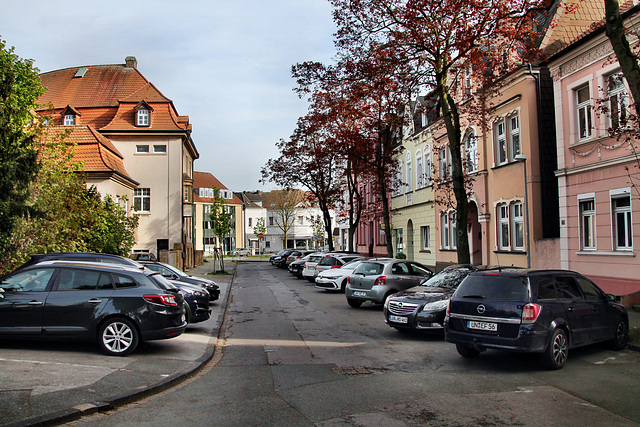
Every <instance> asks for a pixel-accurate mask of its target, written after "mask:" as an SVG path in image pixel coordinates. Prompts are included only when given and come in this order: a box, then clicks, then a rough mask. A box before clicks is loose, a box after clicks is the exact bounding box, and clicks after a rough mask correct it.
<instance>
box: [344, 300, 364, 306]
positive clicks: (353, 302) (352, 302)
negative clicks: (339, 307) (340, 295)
mask: <svg viewBox="0 0 640 427" xmlns="http://www.w3.org/2000/svg"><path fill="white" fill-rule="evenodd" d="M347 304H349V307H353V308H358V307H360V306H361V305H362V301H361V300H359V299H353V298H347Z"/></svg>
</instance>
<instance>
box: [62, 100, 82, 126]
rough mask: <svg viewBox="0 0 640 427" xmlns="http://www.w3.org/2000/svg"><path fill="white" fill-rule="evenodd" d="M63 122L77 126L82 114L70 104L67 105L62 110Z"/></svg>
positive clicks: (66, 124)
mask: <svg viewBox="0 0 640 427" xmlns="http://www.w3.org/2000/svg"><path fill="white" fill-rule="evenodd" d="M60 115H61V116H62V124H63V125H65V126H75V125H77V124H78V119H77V117H78V116H81V115H82V114H80V112H79V111H78V110H76V109H75V108H73V107H72V106H70V105H67V106H66V107H65V108H64V110H62V112H60Z"/></svg>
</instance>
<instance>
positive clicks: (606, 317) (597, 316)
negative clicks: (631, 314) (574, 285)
mask: <svg viewBox="0 0 640 427" xmlns="http://www.w3.org/2000/svg"><path fill="white" fill-rule="evenodd" d="M576 281H577V282H578V285H580V289H582V293H583V295H584V298H585V301H586V303H587V304H588V305H590V306H591V310H592V311H593V314H592V315H591V319H592V323H591V334H590V339H591V341H592V342H597V341H604V340H608V339H611V338H612V337H613V335H614V331H615V328H616V321H617V320H618V319H617V318H616V317H615V313H614V312H613V310H611V307H610V306H609V302H608V301H607V299H606V296H605V294H604V292H602V291H601V290H600V289H599V288H598V287H597V286H596V285H594V284H593V283H591V282H590V281H589V280H587V279H585V278H583V277H576Z"/></svg>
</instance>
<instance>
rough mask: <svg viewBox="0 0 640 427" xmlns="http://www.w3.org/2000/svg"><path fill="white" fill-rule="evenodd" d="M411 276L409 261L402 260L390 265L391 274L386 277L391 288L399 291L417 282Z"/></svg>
mask: <svg viewBox="0 0 640 427" xmlns="http://www.w3.org/2000/svg"><path fill="white" fill-rule="evenodd" d="M413 277H414V276H413V273H412V271H411V267H410V266H409V263H407V262H404V261H400V262H394V263H393V265H392V266H391V275H390V276H389V277H387V284H389V285H390V286H391V288H392V289H395V290H398V291H401V290H404V289H408V288H410V287H412V286H415V284H417V281H416V280H414V278H413Z"/></svg>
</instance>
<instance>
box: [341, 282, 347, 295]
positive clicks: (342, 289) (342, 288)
mask: <svg viewBox="0 0 640 427" xmlns="http://www.w3.org/2000/svg"><path fill="white" fill-rule="evenodd" d="M346 289H347V279H344V280H343V281H342V283H341V284H340V292H342V293H343V294H344V291H345V290H346Z"/></svg>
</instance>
